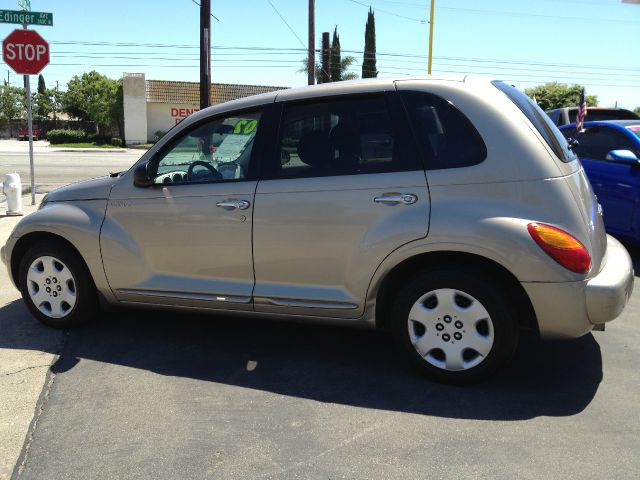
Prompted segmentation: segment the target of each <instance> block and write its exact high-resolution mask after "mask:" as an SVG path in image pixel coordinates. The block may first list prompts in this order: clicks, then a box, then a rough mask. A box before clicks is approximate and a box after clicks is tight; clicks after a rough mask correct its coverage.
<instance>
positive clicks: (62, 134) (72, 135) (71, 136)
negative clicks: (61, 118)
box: [47, 129, 87, 145]
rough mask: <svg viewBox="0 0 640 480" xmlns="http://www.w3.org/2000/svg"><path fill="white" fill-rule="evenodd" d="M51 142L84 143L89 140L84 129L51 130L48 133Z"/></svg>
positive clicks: (54, 143)
mask: <svg viewBox="0 0 640 480" xmlns="http://www.w3.org/2000/svg"><path fill="white" fill-rule="evenodd" d="M47 140H49V143H51V144H53V145H56V144H59V143H82V142H86V141H87V134H86V133H84V132H83V131H82V130H60V129H59V130H49V132H48V133H47Z"/></svg>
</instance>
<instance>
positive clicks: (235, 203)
mask: <svg viewBox="0 0 640 480" xmlns="http://www.w3.org/2000/svg"><path fill="white" fill-rule="evenodd" d="M249 205H251V204H250V203H249V202H247V201H246V200H223V201H222V202H217V203H216V207H222V208H236V209H238V210H246V209H247V208H249Z"/></svg>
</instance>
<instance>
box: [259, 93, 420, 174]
mask: <svg viewBox="0 0 640 480" xmlns="http://www.w3.org/2000/svg"><path fill="white" fill-rule="evenodd" d="M396 130H397V128H396V126H395V125H394V124H393V122H392V120H391V115H390V113H389V109H388V107H387V102H386V100H385V98H384V96H374V97H360V98H358V97H353V98H335V99H331V100H327V101H320V102H314V103H301V104H290V105H285V107H284V113H283V119H282V123H281V127H280V139H279V149H280V153H279V159H280V162H279V163H278V164H277V165H270V166H267V169H270V170H272V171H266V172H265V177H266V178H292V177H295V178H302V177H327V176H336V175H357V174H367V173H381V172H396V171H408V170H421V169H422V166H421V165H420V164H419V163H418V162H417V160H416V159H415V158H414V157H413V156H411V155H408V154H407V152H406V148H404V146H403V141H402V138H403V137H402V135H400V134H399V133H398V132H397V131H396Z"/></svg>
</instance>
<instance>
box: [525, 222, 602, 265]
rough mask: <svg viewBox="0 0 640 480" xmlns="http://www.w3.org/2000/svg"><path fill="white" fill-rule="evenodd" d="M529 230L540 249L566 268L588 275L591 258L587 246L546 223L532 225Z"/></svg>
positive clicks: (528, 227)
mask: <svg viewBox="0 0 640 480" xmlns="http://www.w3.org/2000/svg"><path fill="white" fill-rule="evenodd" d="M527 230H529V235H531V238H533V240H534V241H535V242H536V243H537V244H538V245H539V246H540V248H542V249H543V250H544V251H545V252H547V254H548V255H549V256H550V257H551V258H553V259H554V260H555V261H556V262H558V263H559V264H560V265H562V266H563V267H564V268H566V269H568V270H571V271H572V272H576V273H587V272H588V271H589V268H591V256H590V255H589V252H588V251H587V249H586V248H585V246H584V245H582V243H580V241H579V240H577V239H576V238H575V237H574V236H572V235H569V234H568V233H567V232H565V231H564V230H560V229H559V228H556V227H552V226H551V225H545V224H544V223H530V224H529V225H527Z"/></svg>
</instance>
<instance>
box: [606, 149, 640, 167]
mask: <svg viewBox="0 0 640 480" xmlns="http://www.w3.org/2000/svg"><path fill="white" fill-rule="evenodd" d="M606 159H607V160H608V161H609V162H615V163H622V164H624V165H639V164H640V160H638V157H636V155H635V154H634V153H633V152H632V151H631V150H611V151H610V152H609V153H607V156H606Z"/></svg>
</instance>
